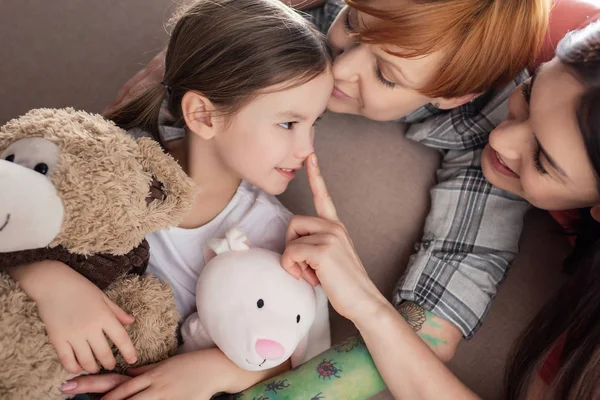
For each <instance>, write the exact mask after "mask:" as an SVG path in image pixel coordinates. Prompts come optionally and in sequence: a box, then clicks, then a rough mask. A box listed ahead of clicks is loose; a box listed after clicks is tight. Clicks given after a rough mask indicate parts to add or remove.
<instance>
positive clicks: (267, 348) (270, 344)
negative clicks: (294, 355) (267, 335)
mask: <svg viewBox="0 0 600 400" xmlns="http://www.w3.org/2000/svg"><path fill="white" fill-rule="evenodd" d="M255 348H256V353H257V354H258V355H259V356H260V357H261V358H263V359H265V360H277V359H280V358H281V357H283V355H284V354H285V349H284V348H283V346H282V345H281V344H279V343H278V342H275V341H274V340H268V339H258V340H257V341H256V347H255Z"/></svg>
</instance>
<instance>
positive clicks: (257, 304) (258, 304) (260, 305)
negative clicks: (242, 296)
mask: <svg viewBox="0 0 600 400" xmlns="http://www.w3.org/2000/svg"><path fill="white" fill-rule="evenodd" d="M264 306H265V302H264V301H263V299H259V300H258V301H257V302H256V307H258V308H263V307H264Z"/></svg>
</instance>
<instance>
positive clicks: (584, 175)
mask: <svg viewBox="0 0 600 400" xmlns="http://www.w3.org/2000/svg"><path fill="white" fill-rule="evenodd" d="M584 90H585V88H584V86H583V85H582V84H581V83H580V82H579V81H578V80H577V79H576V78H575V76H574V75H573V74H572V73H571V72H570V71H569V70H568V69H567V68H566V67H565V65H564V64H562V63H561V62H560V61H559V60H558V59H556V58H555V59H554V60H552V61H551V62H549V63H546V64H544V65H543V66H542V67H540V68H539V69H538V70H537V71H536V73H535V74H534V75H533V77H532V79H530V80H528V81H527V82H525V83H524V84H523V85H521V87H519V88H517V90H515V91H514V92H513V93H512V95H511V96H510V99H509V102H508V109H509V115H508V119H507V120H506V121H504V122H503V123H502V124H500V125H499V126H498V127H497V128H496V129H495V130H494V131H493V132H492V133H491V135H490V141H489V144H488V145H487V146H486V148H485V149H484V151H483V155H482V160H481V161H482V169H483V173H484V174H485V177H486V178H487V179H488V180H489V181H490V182H491V183H492V184H493V185H495V186H498V187H500V188H502V189H504V190H507V191H509V192H512V193H514V194H516V195H518V196H521V197H522V198H524V199H525V200H527V201H528V202H530V203H531V204H533V205H534V206H536V207H538V208H542V209H547V210H560V209H573V208H581V207H590V206H593V205H596V204H599V203H600V193H599V191H598V184H597V178H596V175H595V173H594V170H593V167H592V164H591V162H590V159H589V157H588V155H587V151H586V148H585V145H584V142H583V136H582V133H581V131H580V129H579V124H578V121H577V115H576V112H577V108H578V105H579V100H580V99H581V96H582V95H583V93H584Z"/></svg>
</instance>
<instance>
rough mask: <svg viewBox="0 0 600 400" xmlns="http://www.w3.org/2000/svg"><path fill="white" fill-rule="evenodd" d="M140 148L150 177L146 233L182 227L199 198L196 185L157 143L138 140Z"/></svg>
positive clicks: (144, 165)
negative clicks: (197, 197) (194, 199)
mask: <svg viewBox="0 0 600 400" xmlns="http://www.w3.org/2000/svg"><path fill="white" fill-rule="evenodd" d="M137 144H138V146H139V150H140V158H139V162H140V164H141V165H142V168H143V169H144V171H146V172H147V173H148V174H149V176H150V181H149V183H148V196H147V197H146V205H147V208H148V209H147V211H148V214H147V218H146V220H145V221H144V222H145V224H146V226H145V227H144V229H145V230H148V231H155V230H160V229H167V228H169V227H171V226H176V225H179V223H181V221H182V220H183V217H184V216H185V214H187V213H188V211H189V210H190V208H191V205H192V201H193V198H194V195H195V184H194V182H193V181H192V180H191V179H190V178H189V177H188V176H187V175H186V173H185V172H184V171H183V170H182V169H181V167H180V166H179V164H177V161H175V160H174V159H173V157H171V156H170V155H168V154H165V153H164V152H163V150H162V149H161V147H160V146H159V145H158V143H157V142H156V141H154V140H152V139H149V138H142V139H138V140H137Z"/></svg>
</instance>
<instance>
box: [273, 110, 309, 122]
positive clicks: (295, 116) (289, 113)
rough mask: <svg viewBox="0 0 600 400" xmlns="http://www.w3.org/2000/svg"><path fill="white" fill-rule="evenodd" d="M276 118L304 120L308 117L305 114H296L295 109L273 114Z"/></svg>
mask: <svg viewBox="0 0 600 400" xmlns="http://www.w3.org/2000/svg"><path fill="white" fill-rule="evenodd" d="M275 116H276V117H277V118H283V119H290V120H292V119H293V120H300V121H304V120H306V119H308V118H307V117H306V116H304V115H302V114H298V113H297V112H295V111H283V112H279V113H277V114H276V115H275Z"/></svg>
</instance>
